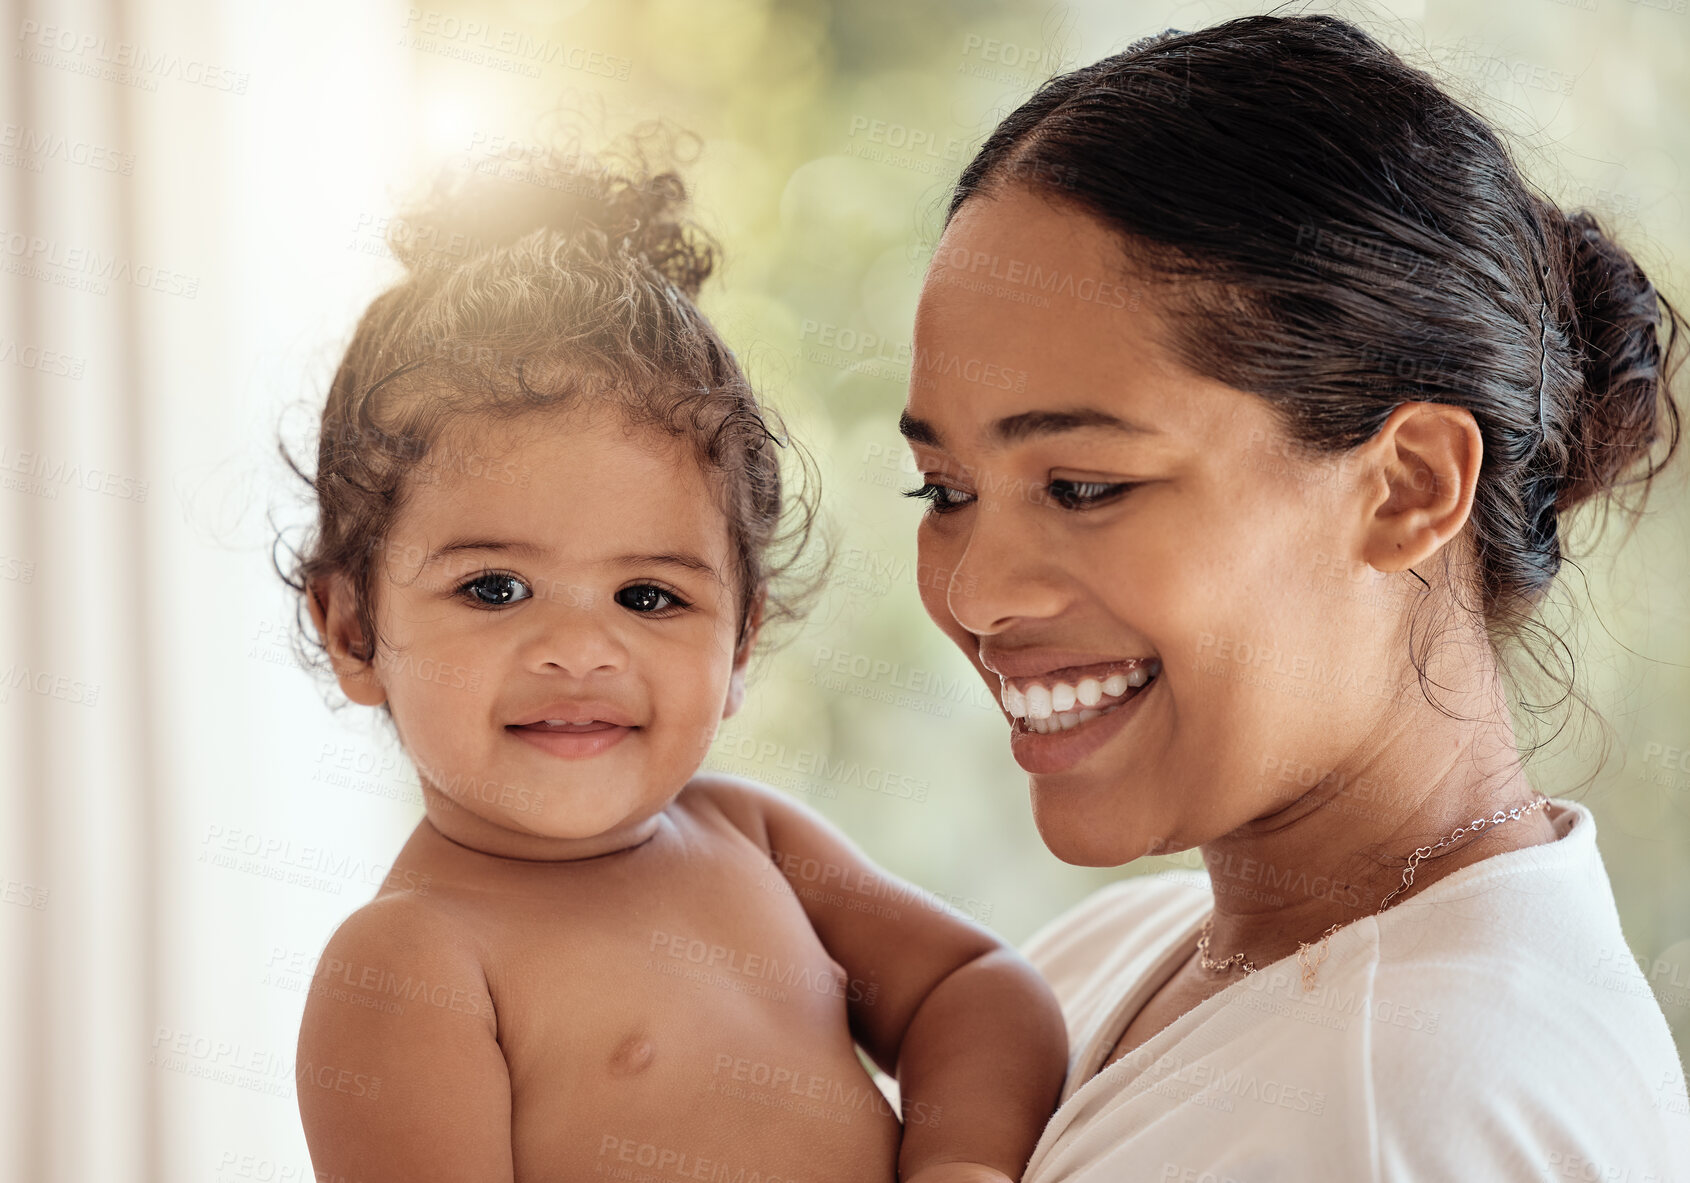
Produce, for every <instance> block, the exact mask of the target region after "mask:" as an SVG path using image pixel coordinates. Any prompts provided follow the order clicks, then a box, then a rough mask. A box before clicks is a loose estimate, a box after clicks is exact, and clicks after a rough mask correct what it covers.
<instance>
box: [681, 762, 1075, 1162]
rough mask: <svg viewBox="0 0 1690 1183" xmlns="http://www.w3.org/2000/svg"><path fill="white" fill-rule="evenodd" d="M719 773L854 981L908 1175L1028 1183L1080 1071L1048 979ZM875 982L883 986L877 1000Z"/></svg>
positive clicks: (793, 813) (758, 791)
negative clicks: (1063, 1096)
mask: <svg viewBox="0 0 1690 1183" xmlns="http://www.w3.org/2000/svg"><path fill="white" fill-rule="evenodd" d="M708 779H709V782H711V784H712V786H714V787H715V788H716V792H713V793H712V795H713V796H715V797H716V798H717V799H718V800H719V801H721V802H722V805H723V807H724V809H726V810H730V811H733V812H736V813H737V812H740V811H741V810H744V811H745V812H747V813H751V814H754V815H755V817H754V818H753V824H759V823H760V824H761V826H762V827H763V837H765V838H766V845H767V847H768V849H769V850H770V852H771V854H772V857H773V858H774V860H775V866H776V867H777V868H779V869H780V870H781V871H782V872H783V873H785V875H786V877H787V879H788V881H789V882H790V883H791V884H792V887H793V890H794V891H795V892H796V893H797V895H798V898H799V900H800V901H801V902H802V904H803V906H804V910H805V912H806V913H807V914H808V916H809V919H810V923H811V925H812V926H813V927H814V928H815V930H816V934H817V935H818V936H819V937H820V938H821V941H822V944H823V945H825V946H826V947H827V951H828V953H829V954H830V955H831V956H832V957H833V959H834V960H835V961H837V962H839V964H840V965H841V966H842V967H843V968H844V969H845V972H846V974H847V976H848V977H849V978H850V979H851V980H852V981H853V983H855V985H854V986H853V988H852V989H850V990H848V991H847V994H846V997H847V1001H848V1006H849V1013H850V1021H851V1033H852V1035H853V1037H854V1038H855V1039H856V1041H857V1043H858V1044H860V1045H861V1046H862V1048H863V1049H864V1051H866V1052H867V1053H868V1054H869V1056H870V1057H871V1058H872V1059H873V1060H874V1062H875V1063H876V1064H878V1065H879V1066H880V1067H881V1068H882V1069H883V1070H884V1071H886V1072H890V1073H895V1074H896V1075H897V1078H898V1083H899V1091H900V1093H901V1098H902V1101H903V1110H904V1135H903V1145H902V1149H901V1151H900V1152H899V1156H898V1175H899V1178H900V1179H902V1180H904V1181H905V1183H915V1180H917V1179H918V1178H919V1179H920V1180H921V1181H922V1183H973V1181H975V1180H980V1181H987V1180H995V1179H997V1178H998V1177H999V1176H998V1175H994V1174H993V1173H992V1172H993V1171H996V1172H999V1173H1001V1175H1002V1176H1003V1177H1004V1178H1007V1179H1012V1180H1013V1179H1019V1178H1020V1177H1021V1172H1022V1170H1023V1169H1024V1168H1025V1167H1026V1165H1027V1160H1028V1158H1029V1157H1031V1155H1032V1152H1033V1147H1034V1145H1036V1144H1037V1142H1038V1138H1039V1134H1040V1132H1041V1131H1042V1130H1043V1129H1044V1126H1045V1122H1046V1121H1047V1120H1048V1119H1049V1117H1050V1115H1051V1111H1052V1110H1053V1109H1054V1108H1055V1107H1056V1101H1057V1097H1058V1096H1059V1094H1060V1093H1061V1090H1062V1082H1063V1078H1064V1076H1065V1075H1066V1070H1067V1060H1068V1039H1067V1031H1066V1028H1065V1026H1064V1024H1063V1020H1062V1012H1061V1010H1060V1008H1059V1007H1058V1006H1057V1002H1056V999H1055V997H1054V996H1053V995H1052V994H1051V992H1050V988H1049V987H1048V986H1046V985H1045V983H1044V980H1043V979H1042V978H1040V977H1039V975H1038V973H1037V972H1036V971H1035V970H1034V969H1033V967H1032V966H1030V965H1028V964H1027V962H1026V961H1024V960H1023V959H1022V958H1021V957H1020V955H1019V954H1017V953H1016V952H1015V951H1014V950H1013V949H1011V948H1009V946H1007V945H1005V944H1004V943H1003V942H1002V941H1000V940H999V939H998V938H997V937H996V936H995V935H993V934H992V933H991V932H989V931H987V930H986V929H984V928H982V927H980V926H978V925H975V924H972V923H970V922H969V921H967V920H964V919H962V918H960V917H957V916H955V915H954V914H952V913H950V912H947V911H945V910H944V906H943V905H942V904H941V903H940V902H939V901H938V900H936V899H935V898H934V897H932V896H930V895H928V894H927V893H925V892H922V891H920V890H919V889H918V888H915V887H913V886H911V885H909V884H907V883H905V882H904V881H903V880H901V879H898V878H897V877H896V876H893V875H891V874H889V873H888V872H886V871H883V870H881V869H880V868H879V867H877V866H875V865H874V863H872V862H871V861H870V860H869V859H868V858H867V857H866V856H865V855H864V854H863V853H862V852H861V851H859V850H858V849H857V848H856V847H855V846H854V845H853V844H852V843H851V841H850V840H849V839H848V838H846V837H845V836H844V835H843V834H841V833H839V831H838V830H836V829H835V828H834V827H833V826H832V825H830V824H829V823H828V822H827V821H826V820H825V819H823V818H822V817H821V816H820V815H818V814H816V813H814V812H812V811H811V810H809V809H807V808H805V807H803V806H802V805H799V804H798V803H796V802H794V801H791V800H789V799H787V798H786V797H783V796H781V795H780V794H778V793H775V792H773V791H772V790H769V789H766V788H763V787H762V786H760V785H756V784H754V783H752V782H749V781H743V780H740V779H739V778H737V777H720V776H714V775H712V776H711V777H709V778H708ZM694 783H695V784H698V783H699V782H698V781H695V782H694ZM724 789H725V790H726V791H725V792H724V791H722V790H724ZM707 791H708V790H707ZM868 984H874V985H877V986H878V989H877V990H876V991H874V993H873V995H872V999H870V997H869V993H868V990H867V988H866V987H867V985H868ZM964 1164H978V1166H975V1167H973V1168H969V1167H967V1166H965V1165H964ZM981 1167H984V1168H989V1169H988V1170H981V1169H980V1168H981Z"/></svg>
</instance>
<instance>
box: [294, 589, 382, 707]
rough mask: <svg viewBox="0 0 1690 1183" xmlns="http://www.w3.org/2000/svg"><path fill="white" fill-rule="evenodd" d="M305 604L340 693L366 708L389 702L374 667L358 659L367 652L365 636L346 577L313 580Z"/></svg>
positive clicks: (365, 660)
mask: <svg viewBox="0 0 1690 1183" xmlns="http://www.w3.org/2000/svg"><path fill="white" fill-rule="evenodd" d="M305 602H306V606H307V607H308V608H309V609H310V611H311V623H312V624H314V625H316V626H317V636H318V637H319V638H320V639H321V640H322V642H323V648H325V649H327V650H328V653H329V664H330V665H331V666H333V667H334V676H335V681H337V682H339V683H340V690H341V693H342V694H344V695H346V697H347V698H349V699H351V700H352V701H353V702H356V703H360V704H362V705H363V706H367V707H373V706H380V705H381V704H382V703H384V702H386V701H387V691H386V690H385V689H383V687H382V684H381V681H380V679H378V678H377V677H376V671H375V667H374V666H373V665H371V664H370V662H369V660H368V659H366V658H362V657H359V656H357V655H358V654H359V653H362V652H364V641H363V635H364V634H363V629H362V628H361V627H360V626H359V624H358V613H357V611H356V607H355V604H354V600H353V594H352V588H351V586H350V585H349V584H348V583H347V581H346V577H345V576H343V575H329V576H325V577H324V578H322V579H319V580H314V581H313V582H311V583H310V584H308V585H307V586H306V589H305Z"/></svg>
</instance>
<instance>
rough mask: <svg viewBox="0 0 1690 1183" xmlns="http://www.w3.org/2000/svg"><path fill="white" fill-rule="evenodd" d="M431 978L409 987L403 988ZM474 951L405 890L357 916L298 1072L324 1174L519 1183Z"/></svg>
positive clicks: (370, 1179) (314, 995) (327, 965)
mask: <svg viewBox="0 0 1690 1183" xmlns="http://www.w3.org/2000/svg"><path fill="white" fill-rule="evenodd" d="M407 982H408V983H411V984H413V985H414V984H416V983H426V984H427V988H426V989H422V990H418V989H411V990H409V991H406V990H403V989H396V988H395V986H394V983H407ZM497 1034H498V1032H497V1027H496V1024H495V1020H494V1015H493V1005H492V999H491V998H490V997H489V996H488V993H487V982H486V978H485V976H484V975H483V973H482V970H481V962H480V958H479V957H478V956H477V954H476V951H475V949H474V947H473V945H472V943H471V942H470V941H469V940H468V939H466V938H465V937H464V936H463V935H462V934H460V933H458V932H456V931H454V930H453V926H452V925H451V924H450V923H449V921H447V919H446V918H445V917H444V916H442V915H440V914H439V913H437V912H434V911H432V910H431V909H429V908H428V907H427V906H426V905H423V904H421V903H420V902H419V901H417V900H415V899H412V898H411V897H410V896H408V895H406V894H404V893H399V894H395V895H389V896H383V897H381V898H379V899H376V900H374V901H372V902H370V903H369V904H366V905H365V906H364V907H362V908H360V909H359V910H358V911H357V912H354V913H353V914H352V915H351V916H349V917H347V919H346V921H345V922H344V923H342V924H341V926H340V928H339V930H337V931H336V932H335V934H334V937H333V938H332V939H331V940H330V941H329V945H328V948H327V949H325V950H324V952H323V957H322V960H321V961H319V962H318V964H317V972H316V974H315V975H314V977H313V980H312V985H311V996H310V998H309V1000H308V1001H307V1002H306V1004H305V1018H304V1021H303V1023H302V1024H301V1026H300V1031H299V1051H298V1058H297V1061H296V1065H295V1072H296V1075H297V1078H298V1085H297V1087H298V1093H299V1113H300V1118H301V1120H302V1121H303V1123H304V1125H305V1140H306V1143H307V1145H308V1146H309V1147H310V1150H311V1165H312V1167H313V1169H314V1170H315V1171H316V1173H317V1177H318V1178H319V1179H358V1180H361V1181H362V1183H384V1181H387V1180H391V1181H392V1183H428V1181H433V1180H439V1181H441V1183H446V1181H447V1180H451V1181H453V1183H460V1181H462V1180H466V1179H474V1180H476V1183H511V1180H512V1173H513V1168H512V1164H511V1138H510V1129H511V1090H510V1077H509V1075H508V1074H507V1072H506V1069H505V1058H504V1054H503V1053H502V1052H501V1051H500V1050H499V1044H498V1039H497Z"/></svg>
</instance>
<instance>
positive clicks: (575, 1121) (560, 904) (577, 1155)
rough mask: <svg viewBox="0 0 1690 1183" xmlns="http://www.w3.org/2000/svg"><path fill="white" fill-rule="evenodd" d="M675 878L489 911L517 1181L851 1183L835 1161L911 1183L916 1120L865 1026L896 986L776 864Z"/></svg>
mask: <svg viewBox="0 0 1690 1183" xmlns="http://www.w3.org/2000/svg"><path fill="white" fill-rule="evenodd" d="M663 870H664V873H662V874H657V875H651V876H649V877H648V878H647V880H646V881H645V882H628V881H607V882H606V883H604V884H602V885H600V884H582V883H576V884H573V885H572V888H573V890H572V891H571V892H569V893H568V894H567V896H565V897H561V898H553V897H548V896H538V897H524V898H521V899H514V900H513V899H504V900H500V901H498V902H497V903H498V906H497V907H491V908H488V909H487V915H486V916H485V918H484V920H483V921H482V923H483V924H484V933H485V939H486V942H487V943H486V950H487V953H486V967H487V974H488V989H489V993H490V994H491V996H492V998H493V1003H494V1007H495V1010H496V1012H497V1016H498V1020H497V1021H498V1033H499V1043H500V1047H501V1050H502V1051H503V1053H504V1056H505V1061H506V1064H507V1066H508V1068H509V1072H510V1082H511V1104H512V1144H513V1150H514V1153H515V1158H516V1164H517V1177H518V1178H519V1179H521V1178H524V1177H534V1178H551V1177H563V1178H575V1177H584V1176H586V1175H589V1174H593V1175H604V1174H607V1173H608V1174H610V1175H611V1177H613V1178H614V1177H617V1175H616V1174H615V1172H616V1171H617V1170H619V1169H621V1168H629V1169H630V1170H632V1171H633V1172H634V1173H633V1174H631V1175H628V1176H627V1177H630V1178H633V1177H638V1175H639V1173H640V1172H641V1171H642V1170H643V1171H645V1172H652V1171H655V1172H656V1174H657V1177H659V1178H662V1177H666V1176H667V1175H670V1174H674V1173H676V1172H680V1171H682V1170H683V1168H684V1170H685V1171H697V1172H698V1174H697V1175H696V1177H699V1178H715V1177H717V1175H716V1174H715V1173H714V1172H716V1171H717V1169H718V1168H720V1169H721V1170H722V1171H724V1172H725V1174H723V1176H722V1177H726V1178H733V1177H736V1175H737V1173H738V1172H740V1171H741V1170H743V1171H744V1177H745V1178H747V1179H750V1178H763V1179H767V1180H775V1179H783V1178H793V1179H797V1178H803V1179H805V1180H815V1179H827V1178H830V1177H834V1176H831V1175H829V1174H826V1173H823V1174H821V1175H818V1174H817V1162H818V1156H821V1158H820V1161H836V1162H838V1163H839V1164H840V1165H839V1168H838V1172H839V1173H838V1175H837V1177H838V1178H840V1179H872V1178H875V1177H876V1175H875V1173H874V1172H875V1170H876V1168H877V1166H878V1165H880V1164H882V1163H883V1164H884V1166H885V1168H886V1174H885V1176H884V1177H885V1178H887V1179H891V1178H892V1177H893V1176H892V1173H891V1172H892V1164H893V1163H894V1162H895V1158H896V1151H897V1125H896V1121H895V1118H894V1116H893V1111H892V1110H891V1108H890V1106H888V1105H887V1103H886V1102H885V1100H884V1099H883V1097H882V1096H881V1094H880V1092H879V1090H878V1089H876V1087H875V1086H874V1083H873V1081H872V1080H871V1079H870V1078H869V1076H868V1074H867V1072H866V1071H865V1070H864V1069H863V1067H862V1065H861V1063H860V1062H859V1060H858V1058H857V1055H856V1052H855V1049H854V1045H853V1043H852V1039H851V1035H850V1030H849V1025H848V1011H847V1007H848V1004H849V1003H850V1002H853V1001H855V1002H859V1003H861V1004H864V1005H872V1004H873V1001H874V997H875V994H876V992H877V985H876V983H874V982H873V981H859V980H854V979H852V978H851V977H849V976H848V975H847V974H846V972H845V970H844V969H843V968H842V967H841V966H840V965H839V964H838V963H837V962H835V961H834V960H833V958H832V957H831V956H830V955H829V954H828V952H827V950H826V948H825V947H823V945H822V943H821V941H820V940H819V939H818V938H817V936H816V934H815V931H814V930H813V929H812V928H811V926H810V923H809V920H808V918H807V917H806V916H805V914H804V911H803V908H802V906H801V905H800V904H799V902H798V901H797V899H796V898H795V897H794V896H793V895H792V893H791V891H790V890H789V889H788V888H787V886H786V883H785V880H784V879H783V878H782V877H781V876H780V875H779V873H778V872H776V871H775V870H774V868H773V867H772V866H770V865H769V864H768V863H767V862H766V860H765V861H761V862H759V861H757V860H750V861H747V860H742V859H730V860H716V861H713V862H710V863H702V862H697V861H695V862H693V863H690V864H688V863H682V864H680V865H677V866H674V867H669V868H664V869H663ZM525 1165H526V1168H527V1169H525ZM682 1177H692V1176H687V1175H684V1174H683V1175H682Z"/></svg>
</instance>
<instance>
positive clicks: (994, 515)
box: [945, 498, 1070, 636]
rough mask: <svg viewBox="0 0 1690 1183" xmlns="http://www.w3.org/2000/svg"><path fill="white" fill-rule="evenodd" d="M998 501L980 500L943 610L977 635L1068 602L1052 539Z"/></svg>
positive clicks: (1049, 614) (1060, 608) (1055, 610)
mask: <svg viewBox="0 0 1690 1183" xmlns="http://www.w3.org/2000/svg"><path fill="white" fill-rule="evenodd" d="M1018 508H1024V507H1015V506H1009V505H1004V504H1002V503H1001V499H997V498H994V499H992V500H990V501H988V500H984V499H983V500H982V501H981V503H980V505H979V508H978V509H977V510H976V511H975V514H974V523H973V529H972V530H971V531H970V532H969V535H968V538H967V541H966V542H965V543H964V545H963V550H962V554H961V555H960V556H959V557H958V559H957V564H956V566H955V567H954V568H953V569H952V571H951V578H950V582H949V585H948V586H947V588H946V590H945V597H946V598H945V602H946V606H947V607H948V608H949V609H950V612H951V616H952V617H953V618H954V619H955V620H956V622H957V623H958V624H960V625H961V626H962V627H963V628H965V629H967V630H968V631H969V632H971V633H974V634H975V635H976V636H987V635H990V634H993V633H1001V632H1003V631H1004V630H1005V629H1008V628H1010V627H1012V626H1013V625H1014V624H1015V623H1016V622H1018V621H1025V620H1042V619H1048V618H1050V617H1053V616H1057V615H1059V614H1060V613H1061V612H1062V611H1063V610H1064V609H1065V608H1066V607H1067V606H1068V602H1069V599H1070V595H1069V592H1068V590H1067V589H1068V586H1069V584H1068V580H1067V579H1066V578H1065V577H1064V575H1063V571H1062V568H1061V565H1060V563H1059V562H1057V561H1056V559H1057V554H1056V552H1055V551H1053V549H1052V548H1051V540H1047V539H1043V538H1040V537H1038V532H1037V530H1036V529H1035V528H1034V526H1033V523H1031V522H1029V521H1027V520H1025V518H1026V515H1024V514H1023V513H1021V512H1018Z"/></svg>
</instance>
